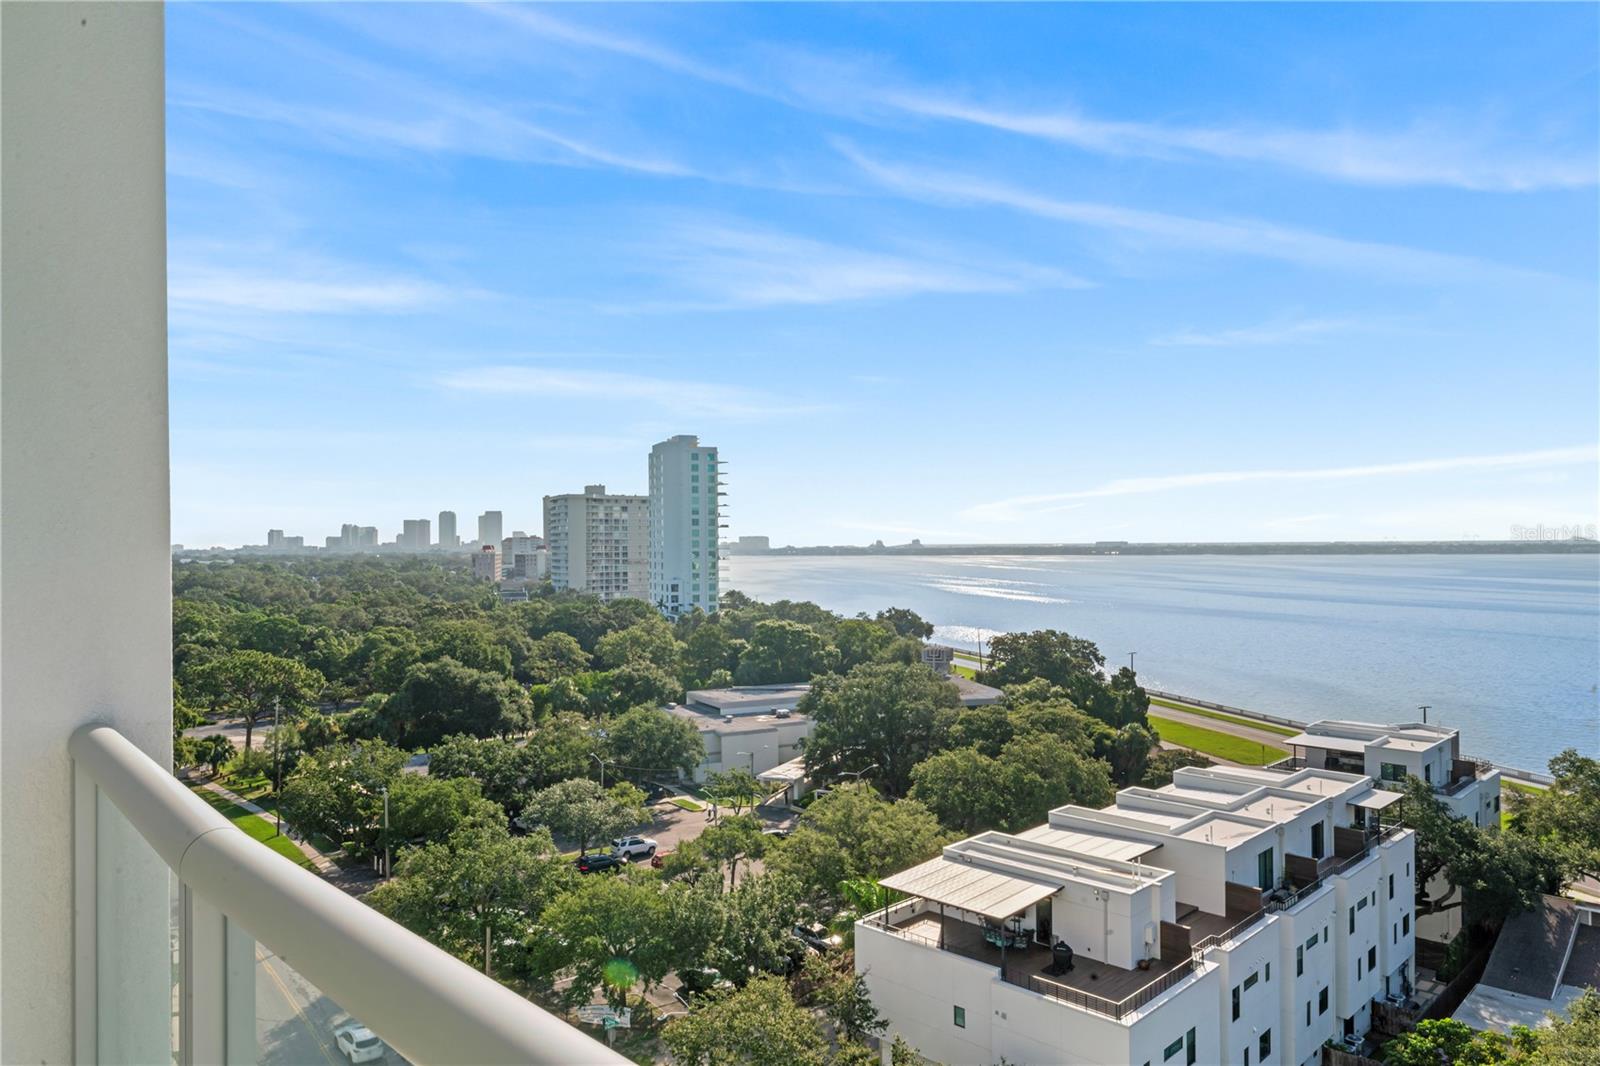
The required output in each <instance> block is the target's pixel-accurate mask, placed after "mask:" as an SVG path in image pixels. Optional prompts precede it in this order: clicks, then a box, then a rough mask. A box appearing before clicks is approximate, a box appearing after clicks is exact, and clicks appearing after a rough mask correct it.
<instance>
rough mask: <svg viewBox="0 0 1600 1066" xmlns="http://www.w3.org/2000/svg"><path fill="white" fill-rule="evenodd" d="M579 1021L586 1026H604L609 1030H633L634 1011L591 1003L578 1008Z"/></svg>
mask: <svg viewBox="0 0 1600 1066" xmlns="http://www.w3.org/2000/svg"><path fill="white" fill-rule="evenodd" d="M578 1020H579V1021H580V1022H583V1023H585V1024H586V1025H603V1026H605V1027H606V1028H607V1029H631V1028H633V1010H632V1008H628V1009H625V1010H617V1009H616V1008H615V1007H608V1006H606V1005H605V1004H603V1003H590V1004H588V1005H586V1006H582V1007H579V1008H578Z"/></svg>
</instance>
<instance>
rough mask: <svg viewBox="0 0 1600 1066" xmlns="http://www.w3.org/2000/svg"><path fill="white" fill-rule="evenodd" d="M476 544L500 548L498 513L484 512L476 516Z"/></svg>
mask: <svg viewBox="0 0 1600 1066" xmlns="http://www.w3.org/2000/svg"><path fill="white" fill-rule="evenodd" d="M478 543H479V544H493V545H494V546H495V547H496V548H498V547H500V512H499V511H485V512H483V513H482V514H481V515H479V516H478Z"/></svg>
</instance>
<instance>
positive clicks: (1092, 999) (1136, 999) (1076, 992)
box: [1000, 958, 1197, 1021]
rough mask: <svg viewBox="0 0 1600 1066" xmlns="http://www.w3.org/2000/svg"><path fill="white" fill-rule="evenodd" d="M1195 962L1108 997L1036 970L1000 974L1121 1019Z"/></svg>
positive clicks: (1186, 973)
mask: <svg viewBox="0 0 1600 1066" xmlns="http://www.w3.org/2000/svg"><path fill="white" fill-rule="evenodd" d="M1196 965H1197V963H1196V958H1189V959H1185V960H1184V961H1183V962H1180V963H1179V964H1178V965H1177V966H1174V967H1173V968H1172V969H1170V970H1168V971H1167V972H1166V973H1164V974H1162V975H1161V976H1160V977H1157V978H1156V979H1155V980H1154V981H1151V982H1150V983H1149V984H1147V985H1145V986H1144V987H1143V988H1140V989H1138V990H1137V991H1135V992H1132V993H1130V994H1129V995H1127V996H1124V997H1123V998H1122V999H1119V1000H1110V999H1106V998H1105V997H1104V996H1097V995H1095V994H1094V993H1092V992H1084V991H1082V990H1080V989H1076V988H1072V987H1071V986H1069V985H1064V984H1062V983H1061V982H1059V981H1052V980H1050V978H1048V977H1044V976H1042V975H1040V974H1035V973H1016V972H1010V973H1007V972H1005V971H1003V970H1002V971H1001V974H1000V976H1001V977H1002V978H1003V979H1004V980H1005V981H1006V983H1007V984H1013V985H1018V986H1020V987H1022V988H1026V989H1027V990H1028V991H1030V992H1037V993H1038V994H1039V995H1041V996H1049V997H1050V998H1051V999H1053V1000H1056V1001H1057V1002H1060V1003H1069V1004H1071V1005H1072V1006H1074V1007H1082V1008H1083V1009H1084V1010H1090V1011H1094V1012H1095V1013H1096V1014H1103V1015H1105V1016H1106V1017H1108V1018H1114V1019H1116V1020H1117V1021H1121V1020H1122V1019H1123V1018H1124V1017H1127V1016H1128V1015H1131V1014H1134V1013H1136V1012H1137V1011H1139V1010H1140V1009H1141V1008H1143V1007H1145V1006H1146V1005H1148V1004H1149V1003H1150V1001H1151V1000H1153V999H1155V998H1156V997H1157V996H1159V995H1161V994H1162V993H1163V992H1165V991H1167V990H1168V989H1171V988H1174V987H1176V986H1177V985H1179V984H1181V983H1182V982H1183V981H1184V980H1185V979H1186V978H1188V977H1189V975H1190V974H1192V973H1194V971H1195V967H1196Z"/></svg>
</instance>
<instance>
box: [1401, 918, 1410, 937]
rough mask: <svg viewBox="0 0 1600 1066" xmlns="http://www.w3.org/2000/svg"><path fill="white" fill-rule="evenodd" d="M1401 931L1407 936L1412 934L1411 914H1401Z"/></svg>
mask: <svg viewBox="0 0 1600 1066" xmlns="http://www.w3.org/2000/svg"><path fill="white" fill-rule="evenodd" d="M1400 931H1401V932H1402V933H1404V934H1405V935H1406V936H1410V935H1411V915H1409V914H1402V915H1401V916H1400Z"/></svg>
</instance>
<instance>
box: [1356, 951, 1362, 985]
mask: <svg viewBox="0 0 1600 1066" xmlns="http://www.w3.org/2000/svg"><path fill="white" fill-rule="evenodd" d="M1356 980H1357V981H1359V980H1361V959H1360V957H1359V956H1358V957H1357V958H1356Z"/></svg>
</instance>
